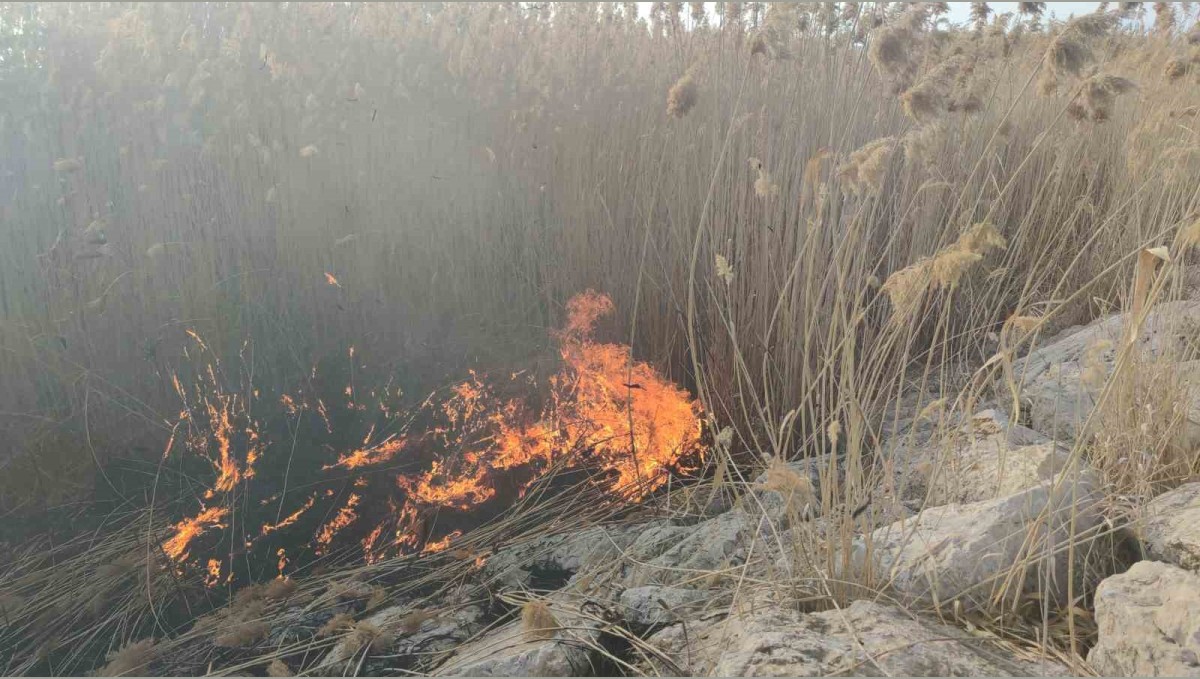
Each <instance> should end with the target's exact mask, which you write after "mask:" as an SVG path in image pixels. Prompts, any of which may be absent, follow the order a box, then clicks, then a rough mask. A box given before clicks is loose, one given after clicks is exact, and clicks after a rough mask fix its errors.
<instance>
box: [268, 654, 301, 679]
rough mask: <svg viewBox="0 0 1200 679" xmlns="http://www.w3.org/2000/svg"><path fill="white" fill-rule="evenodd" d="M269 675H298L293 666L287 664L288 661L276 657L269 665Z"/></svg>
mask: <svg viewBox="0 0 1200 679" xmlns="http://www.w3.org/2000/svg"><path fill="white" fill-rule="evenodd" d="M267 676H268V677H294V676H296V673H295V672H293V671H292V668H290V667H288V666H287V663H285V662H283V661H282V660H280V659H279V658H275V659H274V660H272V661H271V662H270V663H269V664H268V665H267Z"/></svg>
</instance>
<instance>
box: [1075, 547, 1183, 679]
mask: <svg viewBox="0 0 1200 679" xmlns="http://www.w3.org/2000/svg"><path fill="white" fill-rule="evenodd" d="M1096 624H1097V626H1098V627H1099V638H1098V640H1097V642H1096V645H1095V646H1094V647H1093V648H1092V650H1091V651H1090V652H1089V653H1088V662H1090V663H1091V665H1092V667H1093V668H1094V669H1095V670H1096V671H1097V672H1099V673H1100V674H1101V675H1102V676H1126V677H1131V676H1142V677H1200V575H1196V574H1195V573H1189V572H1188V571H1185V570H1183V569H1181V568H1179V567H1177V566H1172V565H1170V564H1165V563H1159V562H1156V561H1141V562H1139V563H1136V564H1134V566H1133V568H1130V569H1129V570H1128V571H1126V572H1125V573H1122V574H1120V575H1114V576H1112V577H1110V578H1107V579H1105V580H1104V581H1103V582H1101V583H1100V587H1099V588H1098V589H1097V590H1096Z"/></svg>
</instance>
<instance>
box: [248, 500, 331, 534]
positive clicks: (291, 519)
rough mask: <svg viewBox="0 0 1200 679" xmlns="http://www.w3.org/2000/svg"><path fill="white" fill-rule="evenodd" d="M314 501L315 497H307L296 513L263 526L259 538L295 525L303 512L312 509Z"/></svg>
mask: <svg viewBox="0 0 1200 679" xmlns="http://www.w3.org/2000/svg"><path fill="white" fill-rule="evenodd" d="M316 501H317V496H316V495H310V496H309V497H308V500H306V501H305V502H304V504H303V505H301V507H300V509H297V510H296V511H294V512H292V513H291V514H288V515H287V516H286V517H284V518H283V520H282V521H280V522H279V523H275V524H270V523H267V524H263V527H262V532H261V533H259V536H260V537H261V536H266V535H270V534H271V533H274V532H275V531H277V530H279V529H281V528H287V527H288V526H290V525H292V524H294V523H296V522H297V521H299V520H300V517H301V516H302V515H303V514H304V512H307V511H308V510H310V509H312V506H313V503H315V502H316Z"/></svg>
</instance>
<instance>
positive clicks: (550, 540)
mask: <svg viewBox="0 0 1200 679" xmlns="http://www.w3.org/2000/svg"><path fill="white" fill-rule="evenodd" d="M664 525H665V526H669V524H667V523H666V522H659V521H656V522H650V523H647V524H642V525H637V526H625V525H618V526H593V527H589V528H585V529H583V530H578V531H574V532H566V533H556V534H553V535H547V536H542V537H537V538H535V539H533V540H530V541H528V542H523V543H519V544H512V545H508V546H505V547H504V548H503V549H501V550H499V551H498V552H497V553H496V554H495V555H493V556H492V557H491V558H490V559H488V561H487V565H486V566H484V579H485V580H487V581H488V582H490V583H492V584H493V585H500V586H507V587H510V588H516V589H520V588H523V587H529V586H531V585H534V584H538V583H535V582H534V580H535V579H537V577H538V576H539V575H542V576H545V577H549V576H551V575H556V574H557V575H558V576H559V577H561V578H562V580H563V581H564V582H565V581H566V580H567V579H568V578H570V576H571V575H573V574H575V573H578V572H579V571H581V570H585V569H588V568H591V567H594V566H597V565H600V564H605V563H608V562H611V561H612V560H614V559H616V558H617V556H618V555H619V554H620V552H621V550H623V549H626V548H627V547H628V546H629V545H630V544H631V543H633V541H634V540H635V539H638V538H639V537H640V536H641V535H642V534H643V533H644V532H645V531H648V530H653V529H655V528H656V527H658V526H664ZM549 588H550V587H546V586H542V587H535V589H549Z"/></svg>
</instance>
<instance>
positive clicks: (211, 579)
mask: <svg viewBox="0 0 1200 679" xmlns="http://www.w3.org/2000/svg"><path fill="white" fill-rule="evenodd" d="M219 584H221V561H220V559H209V560H208V574H207V575H205V576H204V586H205V587H208V588H210V589H211V588H213V587H216V586H217V585H219Z"/></svg>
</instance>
